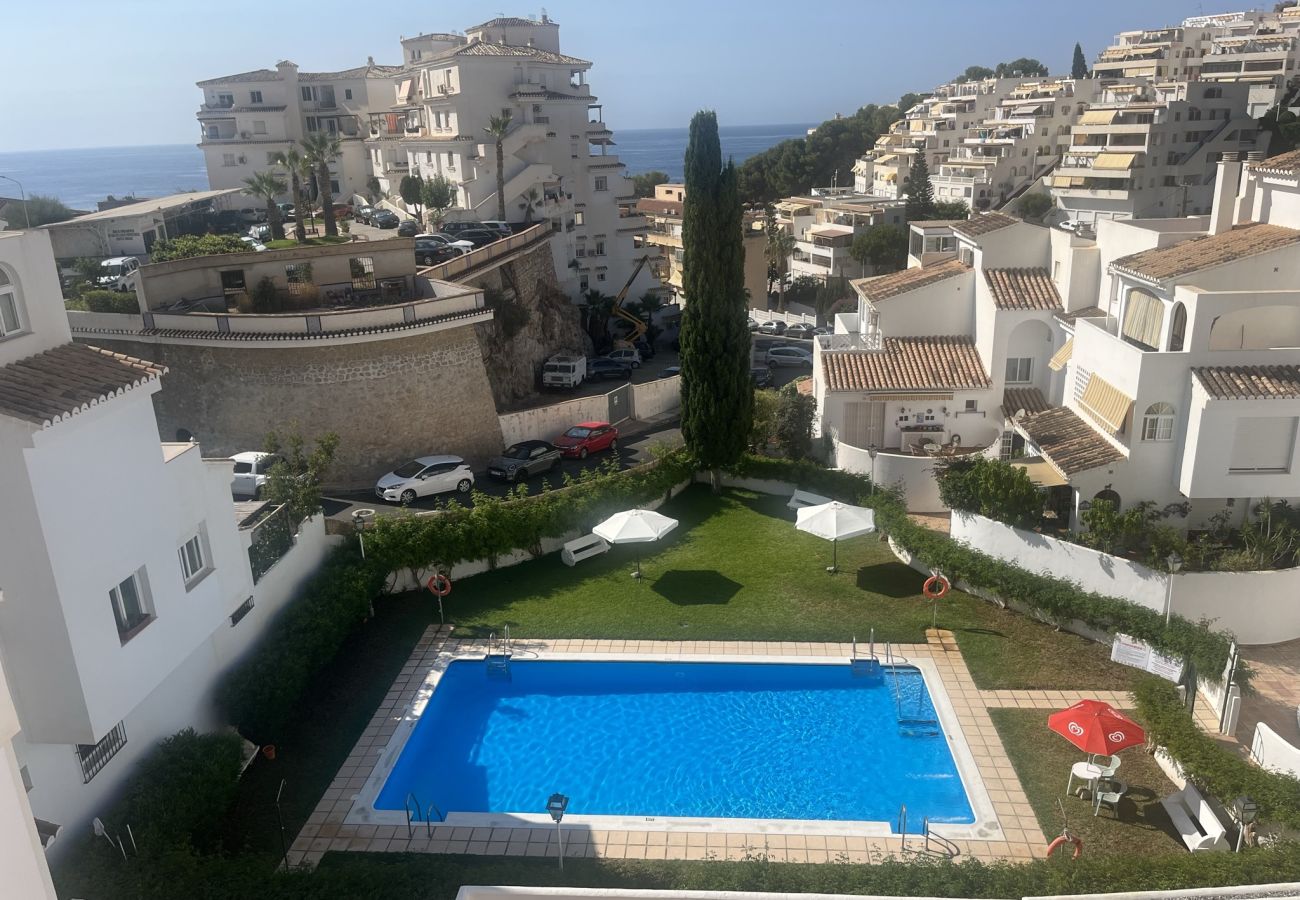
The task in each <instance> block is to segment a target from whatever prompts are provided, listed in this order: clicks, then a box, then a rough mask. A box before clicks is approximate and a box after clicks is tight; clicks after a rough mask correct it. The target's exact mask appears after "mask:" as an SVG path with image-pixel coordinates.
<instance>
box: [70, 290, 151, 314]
mask: <svg viewBox="0 0 1300 900" xmlns="http://www.w3.org/2000/svg"><path fill="white" fill-rule="evenodd" d="M64 305H65V306H67V308H68V309H77V310H81V311H83V312H104V313H130V314H132V315H137V314H139V312H140V300H139V298H138V297H136V295H135V291H98V290H96V291H82V292H81V294H80V295H79V296H77V297H76V298H74V299H72V300H67V301H65V304H64Z"/></svg>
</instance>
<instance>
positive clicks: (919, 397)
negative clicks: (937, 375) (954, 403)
mask: <svg viewBox="0 0 1300 900" xmlns="http://www.w3.org/2000/svg"><path fill="white" fill-rule="evenodd" d="M867 399H868V400H872V401H877V402H882V403H883V402H886V401H892V400H907V401H909V402H911V403H925V402H928V401H931V400H951V399H952V394H951V393H948V394H868V395H867Z"/></svg>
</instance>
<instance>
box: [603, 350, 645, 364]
mask: <svg viewBox="0 0 1300 900" xmlns="http://www.w3.org/2000/svg"><path fill="white" fill-rule="evenodd" d="M605 358H606V359H612V360H614V361H615V362H621V363H622V364H623V365H625V366H631V367H632V368H634V369H637V368H640V367H641V353H640V352H639V351H638V350H637V349H636V348H635V347H622V348H620V349H618V350H611V351H609V352H608V353H606V354H605Z"/></svg>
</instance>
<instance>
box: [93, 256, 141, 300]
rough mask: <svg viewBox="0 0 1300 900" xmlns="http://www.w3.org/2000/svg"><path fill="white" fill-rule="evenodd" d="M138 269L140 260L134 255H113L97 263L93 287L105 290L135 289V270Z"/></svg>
mask: <svg viewBox="0 0 1300 900" xmlns="http://www.w3.org/2000/svg"><path fill="white" fill-rule="evenodd" d="M139 269H140V260H138V259H136V258H135V257H134V256H114V257H113V258H112V259H106V260H104V261H103V262H101V263H100V264H99V274H98V275H97V276H95V287H97V288H100V289H101V290H105V291H133V290H135V280H136V274H135V273H136V272H138V271H139Z"/></svg>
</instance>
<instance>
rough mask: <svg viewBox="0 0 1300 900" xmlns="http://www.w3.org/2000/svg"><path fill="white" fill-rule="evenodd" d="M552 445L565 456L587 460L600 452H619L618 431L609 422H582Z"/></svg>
mask: <svg viewBox="0 0 1300 900" xmlns="http://www.w3.org/2000/svg"><path fill="white" fill-rule="evenodd" d="M551 443H552V444H553V445H554V446H555V447H557V448H558V449H559V451H560V452H561V453H563V454H564V455H565V456H576V457H578V459H586V458H587V454H589V453H595V452H596V451H598V450H617V449H618V429H617V428H615V427H614V426H613V425H611V424H609V423H608V422H582V423H580V424H578V425H574V426H573V427H572V428H570V429H569V430H568V431H566V432H564V434H562V435H560V436H559V437H557V438H556V439H555V440H553V441H551Z"/></svg>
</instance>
